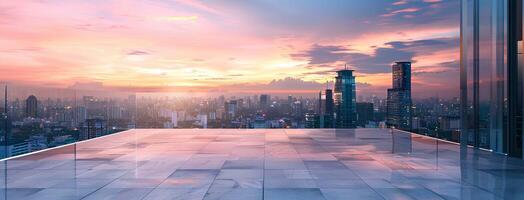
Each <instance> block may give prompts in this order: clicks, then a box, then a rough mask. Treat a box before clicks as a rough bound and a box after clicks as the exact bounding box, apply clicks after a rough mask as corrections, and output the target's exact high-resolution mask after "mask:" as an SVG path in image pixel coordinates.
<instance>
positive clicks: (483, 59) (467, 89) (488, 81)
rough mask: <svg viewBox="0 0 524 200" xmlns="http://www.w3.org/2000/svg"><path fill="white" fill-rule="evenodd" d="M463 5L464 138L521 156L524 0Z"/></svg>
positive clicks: (476, 0) (477, 1)
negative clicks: (523, 8)
mask: <svg viewBox="0 0 524 200" xmlns="http://www.w3.org/2000/svg"><path fill="white" fill-rule="evenodd" d="M461 9H462V10H461V11H462V13H461V120H462V123H461V125H462V129H461V143H462V144H463V145H472V146H475V147H478V148H486V149H491V150H493V151H495V152H498V153H507V154H509V155H510V156H514V157H522V113H523V111H522V109H523V108H522V89H523V85H522V77H523V76H522V58H521V57H522V54H521V53H519V51H520V52H522V0H509V1H508V0H462V1H461Z"/></svg>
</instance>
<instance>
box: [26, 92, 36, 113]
mask: <svg viewBox="0 0 524 200" xmlns="http://www.w3.org/2000/svg"><path fill="white" fill-rule="evenodd" d="M25 106H26V107H25V115H26V117H32V118H37V117H38V100H37V99H36V97H35V96H34V95H31V96H29V97H27V99H26V100H25Z"/></svg>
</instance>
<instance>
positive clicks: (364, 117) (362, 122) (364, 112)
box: [357, 102, 374, 127]
mask: <svg viewBox="0 0 524 200" xmlns="http://www.w3.org/2000/svg"><path fill="white" fill-rule="evenodd" d="M373 118H374V117H373V103H368V102H358V103H357V125H358V126H360V127H366V125H367V124H368V123H369V121H373Z"/></svg>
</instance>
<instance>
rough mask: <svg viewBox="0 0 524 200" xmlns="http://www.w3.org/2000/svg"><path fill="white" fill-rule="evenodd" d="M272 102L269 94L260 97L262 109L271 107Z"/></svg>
mask: <svg viewBox="0 0 524 200" xmlns="http://www.w3.org/2000/svg"><path fill="white" fill-rule="evenodd" d="M270 101H271V97H270V96H269V95H267V94H261V95H260V101H259V103H260V109H267V107H269V104H270Z"/></svg>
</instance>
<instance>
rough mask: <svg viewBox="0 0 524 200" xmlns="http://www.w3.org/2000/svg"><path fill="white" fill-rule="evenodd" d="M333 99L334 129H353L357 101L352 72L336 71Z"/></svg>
mask: <svg viewBox="0 0 524 200" xmlns="http://www.w3.org/2000/svg"><path fill="white" fill-rule="evenodd" d="M334 97H335V98H334V101H335V109H336V113H335V118H336V128H354V127H355V126H356V116H357V112H356V107H357V105H356V103H357V100H356V88H355V76H353V70H340V71H337V77H336V79H335V93H334Z"/></svg>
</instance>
